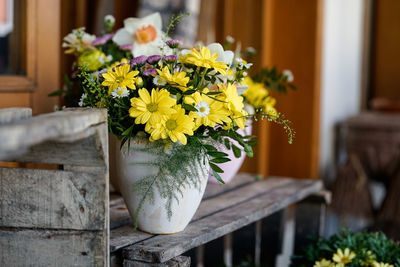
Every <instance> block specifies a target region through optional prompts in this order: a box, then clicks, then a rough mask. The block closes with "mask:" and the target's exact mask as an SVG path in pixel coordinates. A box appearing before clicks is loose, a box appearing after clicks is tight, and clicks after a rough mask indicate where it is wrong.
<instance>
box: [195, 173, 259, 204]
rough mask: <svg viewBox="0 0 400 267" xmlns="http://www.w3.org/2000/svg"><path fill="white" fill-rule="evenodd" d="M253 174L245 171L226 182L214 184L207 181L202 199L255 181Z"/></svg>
mask: <svg viewBox="0 0 400 267" xmlns="http://www.w3.org/2000/svg"><path fill="white" fill-rule="evenodd" d="M255 181H256V179H255V176H254V175H251V174H247V173H239V174H237V175H236V176H235V178H234V179H233V180H232V181H231V182H230V183H227V184H214V183H208V184H207V188H206V191H205V192H204V196H203V200H204V199H207V198H211V197H215V196H217V195H219V194H223V193H224V192H228V191H231V190H234V189H236V188H239V187H241V186H244V185H246V184H249V183H253V182H255Z"/></svg>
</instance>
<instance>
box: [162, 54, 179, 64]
mask: <svg viewBox="0 0 400 267" xmlns="http://www.w3.org/2000/svg"><path fill="white" fill-rule="evenodd" d="M177 58H178V56H177V55H168V56H165V57H163V61H165V62H167V63H174V62H175V61H176V59H177Z"/></svg>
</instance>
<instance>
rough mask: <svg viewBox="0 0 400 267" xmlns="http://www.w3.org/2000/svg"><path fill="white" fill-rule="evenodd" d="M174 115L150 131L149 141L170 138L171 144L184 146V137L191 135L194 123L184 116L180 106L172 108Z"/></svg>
mask: <svg viewBox="0 0 400 267" xmlns="http://www.w3.org/2000/svg"><path fill="white" fill-rule="evenodd" d="M174 110H175V111H176V113H173V114H170V115H167V116H166V120H165V121H164V122H162V123H160V124H157V125H156V126H155V127H153V128H151V129H150V132H149V133H150V134H151V136H150V141H155V140H158V139H160V138H161V139H166V138H168V137H169V138H170V139H171V140H172V142H177V141H179V142H181V143H182V144H183V145H186V143H187V138H186V135H185V134H187V135H193V128H194V126H195V125H194V121H193V116H189V115H185V110H184V109H183V108H182V107H181V105H176V106H175V107H174Z"/></svg>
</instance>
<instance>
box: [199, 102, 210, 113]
mask: <svg viewBox="0 0 400 267" xmlns="http://www.w3.org/2000/svg"><path fill="white" fill-rule="evenodd" d="M195 108H196V109H197V110H198V111H197V115H198V116H199V117H206V116H208V114H210V106H209V105H208V103H207V102H206V101H200V102H199V103H197V105H196V106H195Z"/></svg>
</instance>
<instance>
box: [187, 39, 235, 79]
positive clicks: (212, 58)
mask: <svg viewBox="0 0 400 267" xmlns="http://www.w3.org/2000/svg"><path fill="white" fill-rule="evenodd" d="M217 58H218V54H217V53H214V54H212V55H211V52H210V49H208V48H207V47H205V46H203V47H200V48H199V49H196V48H193V49H192V50H191V51H190V53H187V54H186V55H183V56H180V57H179V61H180V62H181V63H183V64H192V65H196V66H199V67H204V68H207V69H210V68H213V69H215V70H216V71H218V72H219V73H221V74H223V75H226V69H227V68H228V66H227V65H226V64H225V63H224V62H222V61H216V59H217Z"/></svg>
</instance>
